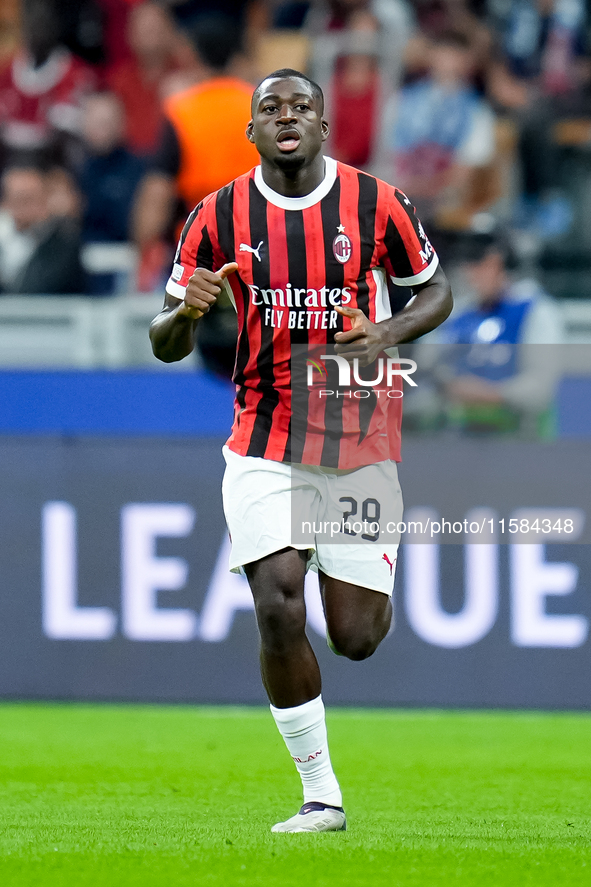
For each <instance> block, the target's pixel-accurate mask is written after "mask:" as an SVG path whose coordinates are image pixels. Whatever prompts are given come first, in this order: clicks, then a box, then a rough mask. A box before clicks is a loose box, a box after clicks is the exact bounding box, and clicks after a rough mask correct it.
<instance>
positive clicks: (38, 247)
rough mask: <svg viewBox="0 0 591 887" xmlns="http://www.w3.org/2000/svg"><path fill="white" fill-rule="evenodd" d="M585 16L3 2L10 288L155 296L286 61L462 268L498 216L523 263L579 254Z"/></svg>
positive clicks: (350, 151)
mask: <svg viewBox="0 0 591 887" xmlns="http://www.w3.org/2000/svg"><path fill="white" fill-rule="evenodd" d="M588 26H589V16H588V10H587V4H586V3H585V2H583V0H310V2H306V0H221V2H219V0H218V2H217V3H216V4H210V3H208V2H207V0H81V2H79V3H71V2H69V0H20V2H19V0H3V4H2V9H1V10H0V175H1V187H2V206H1V210H0V292H4V293H40V294H41V293H44V294H45V293H46V294H49V293H86V294H88V295H94V296H99V295H108V294H112V293H116V292H118V291H121V289H122V288H127V289H133V290H134V291H139V292H153V291H157V290H160V289H161V288H162V283H163V280H164V279H165V277H166V274H167V272H168V268H169V266H170V259H171V255H172V251H173V249H174V242H175V239H176V237H177V236H178V232H179V225H180V224H182V220H183V219H184V218H185V217H186V214H187V212H188V211H189V210H190V209H191V208H192V207H193V206H194V205H195V204H196V203H197V202H198V201H199V200H200V199H201V198H202V197H203V196H205V194H207V193H209V191H211V190H214V189H216V188H218V187H221V186H222V185H223V184H224V183H225V182H226V181H228V180H230V179H232V178H233V177H235V176H236V175H238V174H240V173H241V172H243V171H246V170H247V169H249V168H250V167H251V166H253V165H255V163H256V162H257V156H256V153H255V152H254V149H253V148H252V146H251V145H249V144H248V143H247V142H246V140H245V139H243V137H242V133H243V130H244V126H245V124H246V122H247V120H248V116H249V109H248V98H249V94H250V91H251V89H252V85H253V84H254V83H256V82H257V81H258V79H259V78H260V77H261V76H262V75H264V73H266V72H268V71H269V70H270V69H272V68H274V67H281V66H285V65H291V66H293V67H299V68H302V69H305V70H306V71H307V73H308V74H310V75H311V76H312V77H313V78H315V79H316V80H318V82H320V84H321V85H322V87H323V88H324V90H325V93H326V99H327V108H326V116H327V118H328V119H329V121H330V123H331V128H332V135H331V141H330V149H329V150H330V153H331V154H332V155H333V156H336V157H337V158H338V159H340V160H342V161H344V162H347V163H351V164H353V165H355V166H358V167H361V168H364V169H367V170H368V171H370V172H372V173H374V174H376V175H379V176H380V177H381V178H384V179H386V180H387V181H389V182H392V183H394V184H396V185H397V186H399V187H400V188H402V189H403V190H404V191H406V192H407V194H408V195H409V196H410V198H411V199H412V201H413V202H414V203H415V205H416V206H417V209H418V212H419V214H420V216H421V218H422V219H423V221H424V222H425V224H426V225H427V226H428V229H429V231H430V233H431V235H432V239H434V240H435V242H436V245H437V246H438V248H439V251H440V253H441V254H442V256H443V257H444V259H447V261H448V263H449V262H451V263H452V266H453V264H454V261H455V260H456V259H457V256H458V255H459V254H460V253H461V250H462V248H463V241H464V240H465V239H466V237H468V239H469V238H470V237H471V236H472V235H473V234H475V235H479V234H482V233H483V232H485V233H486V232H488V231H490V230H492V229H493V228H498V227H499V226H501V227H503V229H504V230H505V231H510V232H512V233H513V234H514V242H515V244H517V246H518V251H520V254H521V256H522V258H523V260H524V262H525V263H526V264H527V263H529V265H530V266H531V265H532V262H533V263H534V264H535V263H536V262H537V263H538V264H539V263H540V262H542V264H543V262H544V261H545V260H546V261H548V256H550V257H552V255H556V252H557V250H558V254H559V255H560V257H561V260H562V261H563V262H564V263H565V264H566V265H568V262H569V257H570V259H571V260H572V258H573V256H574V257H575V263H576V261H577V260H578V261H579V264H581V263H582V266H584V264H585V262H586V261H587V254H589V255H591V244H589V245H588V247H589V248H588V249H585V247H587V244H586V241H585V235H581V234H580V228H581V226H580V225H579V224H578V218H577V213H580V212H581V211H582V209H581V207H580V206H579V204H580V199H579V198H580V195H581V188H580V181H578V180H577V169H578V170H579V172H578V175H579V179H580V177H581V164H580V163H579V167H577V162H576V160H577V158H579V159H580V158H581V157H583V167H582V169H583V173H586V172H587V170H586V168H585V166H584V162H585V161H586V149H587V146H588V145H589V144H590V143H591V57H590V55H589V45H588ZM573 157H574V158H575V160H574V161H573ZM573 170H574V172H573ZM588 178H589V177H588V176H586V177H585V180H587V179H588ZM583 191H584V188H583ZM577 232H579V233H577ZM97 245H101V246H102V247H113V248H107V249H104V248H103V249H100V250H98V251H97V249H96V246H97ZM122 245H126V246H127V247H129V249H127V251H125V250H122ZM561 249H562V252H561ZM565 257H566V258H565ZM122 271H124V272H127V273H122Z"/></svg>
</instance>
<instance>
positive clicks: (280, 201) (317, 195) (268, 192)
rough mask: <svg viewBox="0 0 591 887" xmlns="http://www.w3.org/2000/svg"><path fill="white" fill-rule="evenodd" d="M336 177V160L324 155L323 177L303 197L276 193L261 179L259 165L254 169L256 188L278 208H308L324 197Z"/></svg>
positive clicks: (261, 172)
mask: <svg viewBox="0 0 591 887" xmlns="http://www.w3.org/2000/svg"><path fill="white" fill-rule="evenodd" d="M336 177H337V162H336V160H333V158H332V157H325V158H324V178H323V180H322V181H321V182H320V184H319V185H318V187H317V188H314V190H313V191H311V192H310V193H309V194H306V195H304V197H284V196H283V194H278V193H277V191H273V189H272V188H269V186H268V185H267V184H266V183H265V181H264V180H263V171H262V170H261V167H260V166H257V167H256V169H255V171H254V183H255V185H256V186H257V188H258V190H259V191H260V192H261V194H262V195H263V197H264V198H265V200H268V201H269V203H272V204H273V206H278V207H279V209H308V207H310V206H314V204H315V203H318V202H319V201H320V200H322V199H323V198H324V197H326V195H327V194H328V192H329V191H330V189H331V188H332V186H333V185H334V183H335V181H336Z"/></svg>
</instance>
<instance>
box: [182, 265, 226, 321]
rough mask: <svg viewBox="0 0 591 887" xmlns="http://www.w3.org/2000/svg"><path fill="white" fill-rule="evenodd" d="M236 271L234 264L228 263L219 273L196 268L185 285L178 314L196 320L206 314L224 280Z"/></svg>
mask: <svg viewBox="0 0 591 887" xmlns="http://www.w3.org/2000/svg"><path fill="white" fill-rule="evenodd" d="M237 270H238V265H237V264H236V262H228V264H227V265H223V267H222V268H220V270H219V271H208V270H207V268H196V269H195V271H194V272H193V274H192V275H191V277H190V278H189V282H188V284H187V289H186V292H185V298H184V300H183V304H182V305H181V307H180V308H179V314H184V315H185V316H186V317H191V318H192V319H193V320H198V319H199V318H200V317H202V316H203V315H204V314H207V312H208V311H209V309H210V308H211V306H212V305H215V302H216V299H217V297H218V296H219V294H220V292H221V291H222V286H223V285H224V280H225V279H226V277H227V276H228V274H232V272H233V271H237Z"/></svg>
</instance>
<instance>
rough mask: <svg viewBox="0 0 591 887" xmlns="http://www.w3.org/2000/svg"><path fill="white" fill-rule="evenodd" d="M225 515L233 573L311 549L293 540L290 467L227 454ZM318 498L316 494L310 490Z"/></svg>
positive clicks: (224, 495) (224, 481)
mask: <svg viewBox="0 0 591 887" xmlns="http://www.w3.org/2000/svg"><path fill="white" fill-rule="evenodd" d="M223 453H224V458H225V459H226V471H225V473H224V479H223V482H222V498H223V503H224V513H225V516H226V522H227V524H228V529H229V531H230V538H231V540H232V549H231V553H230V569H231V570H233V571H235V572H237V571H239V570H240V568H245V567H246V564H249V563H252V562H254V561H259V560H261V559H263V558H266V557H267V556H268V555H271V554H273V553H275V552H279V551H282V550H283V549H285V548H288V547H291V548H298V549H300V548H301V549H307V544H306V543H304V542H300V541H297V540H296V541H294V540H292V532H291V527H292V520H291V518H292V495H293V477H292V472H291V469H290V467H289V465H286V464H283V463H281V462H275V461H272V460H269V459H260V458H255V457H251V456H239V455H238V454H236V453H233V452H232V451H231V450H229V449H228V448H227V447H224V450H223ZM310 493H311V494H312V495H314V490H313V489H310Z"/></svg>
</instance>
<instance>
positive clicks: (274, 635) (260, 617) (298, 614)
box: [256, 592, 306, 651]
mask: <svg viewBox="0 0 591 887" xmlns="http://www.w3.org/2000/svg"><path fill="white" fill-rule="evenodd" d="M256 615H257V623H258V626H259V631H260V634H261V641H262V643H263V645H264V646H265V647H266V648H272V649H274V650H276V651H280V650H281V649H283V648H285V647H288V646H289V644H290V643H291V642H293V640H294V639H295V638H299V637H300V635H301V634H302V633H303V632H304V631H305V627H306V608H305V605H304V602H303V600H299V599H297V598H293V597H291V596H290V595H286V594H283V593H282V592H277V593H275V594H272V595H267V596H265V598H264V599H263V600H260V601H258V602H257V605H256Z"/></svg>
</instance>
